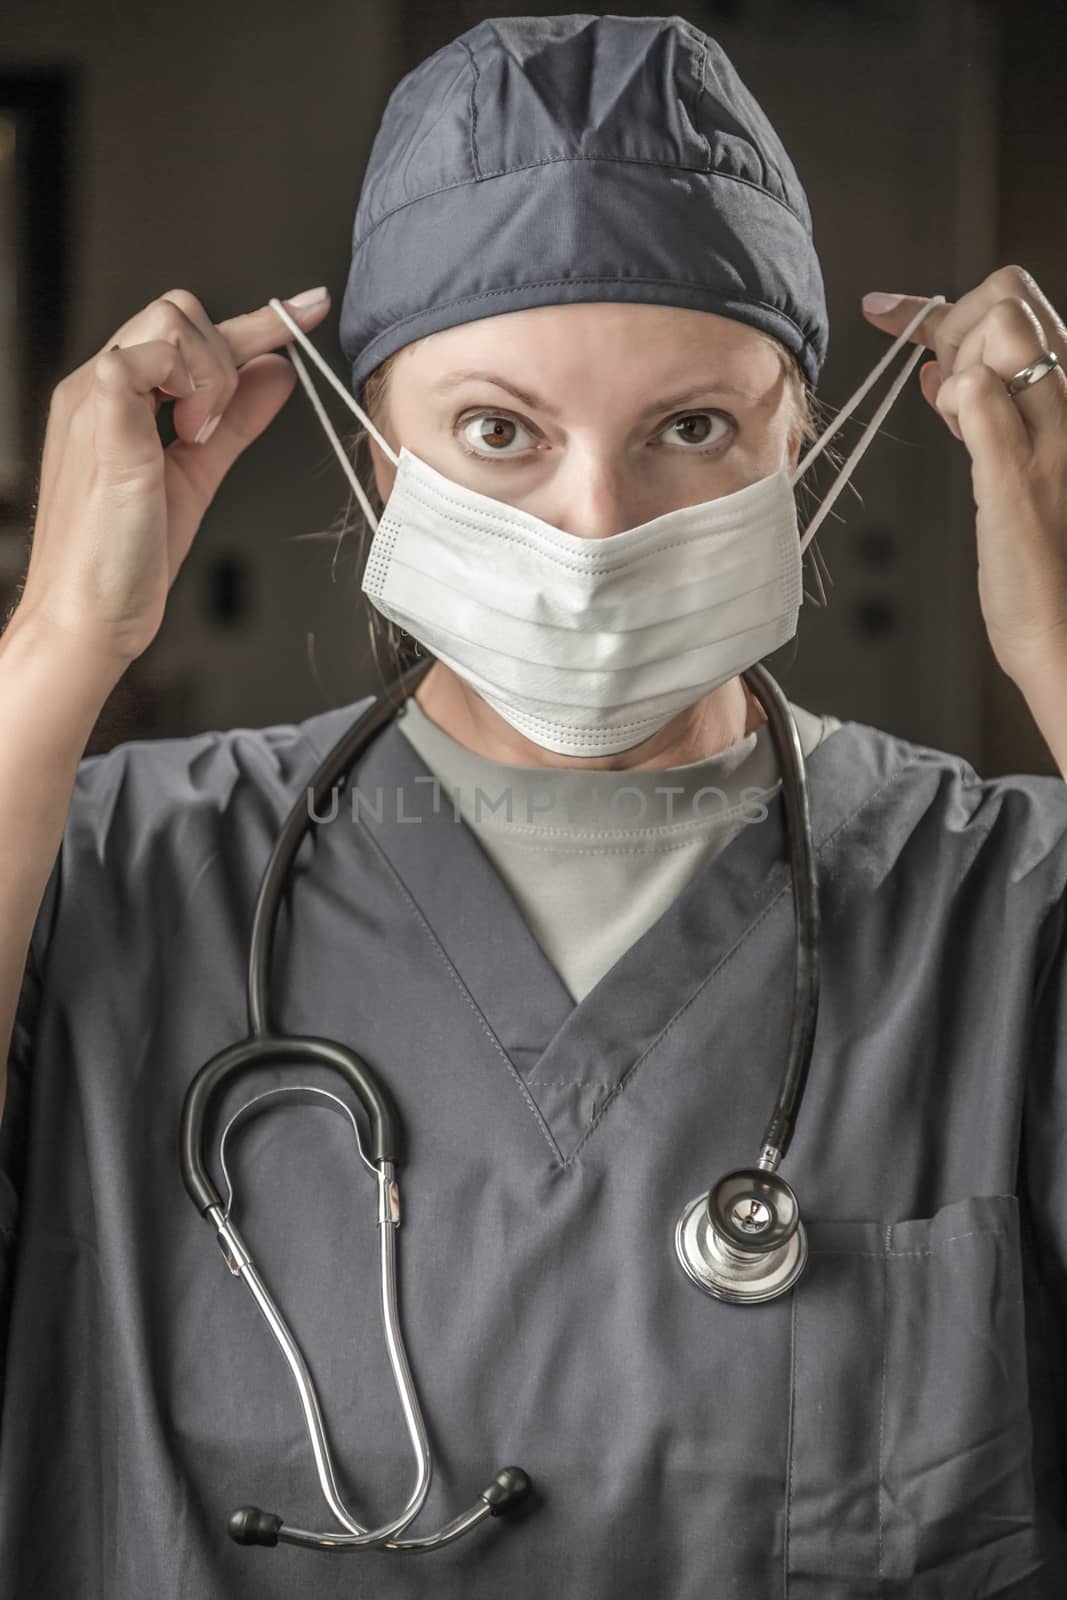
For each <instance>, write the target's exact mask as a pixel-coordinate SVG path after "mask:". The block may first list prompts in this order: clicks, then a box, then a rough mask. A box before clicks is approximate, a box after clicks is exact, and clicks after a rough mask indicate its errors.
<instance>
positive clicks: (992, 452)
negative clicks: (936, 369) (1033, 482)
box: [937, 362, 1033, 501]
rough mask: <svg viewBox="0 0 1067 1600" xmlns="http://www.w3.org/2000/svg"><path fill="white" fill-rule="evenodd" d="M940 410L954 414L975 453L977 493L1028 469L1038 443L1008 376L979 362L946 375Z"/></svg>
mask: <svg viewBox="0 0 1067 1600" xmlns="http://www.w3.org/2000/svg"><path fill="white" fill-rule="evenodd" d="M937 409H938V410H939V411H940V412H941V414H942V416H944V417H945V418H946V419H948V418H951V419H952V421H953V422H955V424H956V428H957V429H958V434H957V436H958V437H959V438H962V440H963V443H964V444H965V445H966V446H967V450H968V453H969V454H970V457H971V461H972V467H973V477H974V486H975V492H976V495H977V496H978V498H979V501H981V498H982V495H983V494H984V493H991V492H993V491H994V490H995V489H997V488H998V487H999V488H1001V489H1003V484H1004V481H1005V478H1006V477H1011V476H1015V475H1018V474H1020V473H1022V472H1024V471H1025V469H1026V464H1027V462H1028V461H1029V459H1030V456H1031V454H1032V451H1033V442H1032V440H1031V437H1030V433H1029V431H1028V429H1027V426H1026V424H1025V422H1024V421H1023V419H1022V417H1021V416H1020V415H1019V413H1018V411H1017V409H1016V407H1015V403H1014V401H1013V400H1012V399H1011V398H1010V397H1009V395H1008V391H1007V389H1006V388H1005V387H1004V380H1003V378H1001V377H1000V375H999V373H996V372H994V371H993V369H992V367H988V366H985V365H984V364H983V363H982V362H976V363H975V364H974V365H973V366H968V367H961V368H960V370H959V371H958V372H956V373H954V374H953V375H952V377H951V378H946V379H945V381H944V383H942V385H941V388H940V390H939V392H938V396H937Z"/></svg>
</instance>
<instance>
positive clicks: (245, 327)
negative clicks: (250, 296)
mask: <svg viewBox="0 0 1067 1600" xmlns="http://www.w3.org/2000/svg"><path fill="white" fill-rule="evenodd" d="M306 292H308V293H311V292H312V291H310V290H309V291H306ZM322 296H323V297H322V299H321V300H316V301H314V302H313V303H311V304H309V305H303V306H301V305H297V303H296V301H295V300H283V301H282V304H283V305H284V306H285V309H286V310H287V311H288V312H289V314H290V316H291V317H292V318H293V319H294V321H296V322H297V323H299V325H300V327H301V328H303V329H307V328H314V327H316V326H317V325H318V324H319V323H320V322H321V321H322V319H323V317H324V316H325V315H326V313H327V311H328V310H329V309H330V293H329V290H328V289H323V291H322ZM219 332H220V334H221V335H222V336H223V338H224V339H225V340H226V343H227V344H228V345H229V347H230V350H231V351H232V353H233V359H234V361H235V362H236V364H237V365H238V366H239V367H240V366H243V365H244V363H245V362H246V361H250V360H251V359H252V358H253V357H254V356H258V355H263V354H265V353H266V352H267V351H268V350H280V349H281V348H282V346H283V345H287V344H290V343H292V338H293V336H292V334H291V333H290V331H289V329H288V328H287V327H286V325H285V323H284V322H283V321H282V319H281V317H279V315H278V313H277V312H276V311H274V310H272V308H271V307H270V306H260V307H259V309H258V311H247V312H244V313H243V314H242V315H241V316H237V317H230V318H229V319H228V320H227V321H226V322H220V323H219Z"/></svg>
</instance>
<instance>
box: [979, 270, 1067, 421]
mask: <svg viewBox="0 0 1067 1600" xmlns="http://www.w3.org/2000/svg"><path fill="white" fill-rule="evenodd" d="M1046 348H1047V346H1046V343H1045V330H1044V328H1043V327H1042V325H1041V322H1040V320H1039V318H1038V316H1037V313H1036V312H1035V310H1034V308H1033V307H1032V306H1031V305H1030V303H1029V301H1027V300H1022V299H1019V298H1017V297H1015V296H1011V297H1007V298H1005V299H1003V300H998V301H997V302H996V304H995V305H994V306H992V307H991V308H990V310H989V311H987V313H986V315H985V316H984V317H983V318H982V319H981V321H980V322H979V323H977V325H976V326H975V327H973V328H972V329H971V330H970V332H969V333H968V334H967V335H966V337H965V338H964V340H963V341H962V343H961V344H960V348H959V354H958V356H957V360H956V369H957V371H958V372H962V371H963V370H964V369H965V368H967V367H970V366H974V365H977V364H981V365H984V366H987V367H991V368H992V370H993V371H994V372H995V373H997V374H998V376H999V377H1000V378H1001V380H1002V381H1003V382H1004V383H1005V384H1007V382H1008V381H1009V380H1010V379H1011V378H1014V377H1015V376H1016V375H1017V374H1018V373H1019V372H1021V371H1023V370H1024V368H1026V367H1029V366H1032V365H1033V363H1034V362H1035V361H1037V360H1039V359H1040V357H1041V356H1042V355H1043V354H1044V353H1045V350H1046ZM1065 392H1067V378H1065V377H1064V375H1063V371H1062V369H1057V370H1056V371H1054V372H1051V373H1049V375H1048V377H1047V378H1046V379H1044V380H1043V381H1042V382H1041V383H1036V384H1034V385H1033V386H1032V387H1027V388H1024V389H1020V390H1019V391H1018V392H1017V393H1016V394H1015V396H1014V397H1012V396H1009V399H1010V400H1011V401H1012V406H1013V409H1014V410H1015V412H1016V414H1017V415H1018V416H1020V417H1022V418H1023V420H1024V422H1025V424H1026V426H1027V428H1028V430H1029V432H1030V434H1031V436H1033V435H1034V433H1035V432H1036V430H1037V428H1038V427H1040V426H1042V424H1044V425H1045V426H1047V425H1048V424H1049V423H1050V422H1052V423H1053V425H1054V426H1055V427H1056V428H1057V430H1058V429H1060V428H1061V427H1062V426H1063V420H1064V415H1065V412H1064V395H1065Z"/></svg>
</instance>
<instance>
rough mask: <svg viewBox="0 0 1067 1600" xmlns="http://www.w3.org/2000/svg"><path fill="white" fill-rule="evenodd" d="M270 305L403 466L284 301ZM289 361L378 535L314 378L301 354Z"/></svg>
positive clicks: (293, 352)
mask: <svg viewBox="0 0 1067 1600" xmlns="http://www.w3.org/2000/svg"><path fill="white" fill-rule="evenodd" d="M267 303H268V305H270V307H271V309H272V310H274V311H276V312H277V313H278V315H279V317H281V319H282V321H283V322H284V323H285V325H286V327H287V328H288V329H289V331H290V332H291V333H292V335H293V337H294V338H295V339H296V340H297V341H298V342H299V343H300V344H302V345H303V347H304V349H305V350H306V351H307V353H308V355H309V356H310V357H311V359H312V360H313V361H314V362H315V365H316V366H317V367H318V368H319V371H320V372H321V373H322V375H323V377H325V378H326V380H327V382H329V383H331V384H332V385H333V387H334V388H335V389H336V390H337V392H338V394H339V395H340V396H341V398H342V400H343V401H344V402H345V404H346V405H347V406H348V407H349V408H350V410H352V411H354V412H355V414H356V416H357V417H358V418H359V420H360V422H362V424H363V426H364V427H365V428H366V430H367V432H368V433H369V434H371V435H372V437H373V438H374V439H376V440H377V442H378V444H379V445H381V447H382V449H383V450H384V452H385V454H386V455H387V456H388V458H389V460H390V461H391V462H392V464H393V466H394V467H398V466H399V465H400V458H399V456H397V454H396V452H395V451H394V450H393V447H392V445H391V444H390V443H389V441H388V440H387V439H386V438H385V437H384V435H383V434H382V433H380V432H379V430H378V429H377V428H376V427H375V426H374V423H373V422H372V421H371V419H370V417H368V415H367V413H366V412H365V411H364V410H363V408H362V406H361V405H360V404H359V402H358V400H356V399H354V398H353V396H352V395H351V394H349V392H348V390H347V389H346V388H345V386H344V384H343V383H342V382H341V380H340V378H338V377H337V375H336V373H335V372H334V371H333V369H332V368H331V367H330V366H329V364H328V363H327V362H326V361H325V360H324V359H323V357H322V356H321V355H320V354H319V352H318V351H317V350H316V349H315V346H314V345H313V344H312V342H311V340H310V339H309V338H308V337H307V335H306V334H305V332H304V330H303V329H302V328H300V327H298V326H297V324H296V322H294V320H293V318H292V317H291V316H290V315H289V312H288V311H286V309H285V307H284V306H283V305H282V303H281V301H280V300H274V299H272V300H270V301H268V302H267ZM289 359H290V361H291V362H292V363H293V366H294V367H295V368H296V371H297V376H298V377H299V379H300V381H301V383H302V384H303V385H304V388H305V390H306V391H307V396H308V399H309V400H310V401H311V404H312V406H313V407H314V410H315V415H316V416H317V417H318V419H319V421H320V422H321V423H322V426H323V428H324V429H325V432H326V436H327V438H328V439H329V441H330V443H331V444H332V445H333V448H334V453H335V455H336V456H337V459H338V461H339V462H340V463H341V468H342V470H343V472H344V474H345V476H346V477H347V479H348V481H349V483H350V484H351V486H352V493H353V494H354V495H355V497H356V499H357V500H358V501H359V504H360V506H361V508H362V510H363V515H364V516H365V517H366V519H367V521H368V522H369V523H370V526H371V528H372V529H373V530H374V532H377V531H378V519H377V517H376V516H375V514H374V510H373V508H372V506H371V503H370V501H369V500H368V499H367V495H366V491H365V490H364V488H363V485H362V484H361V483H360V481H359V479H358V478H357V477H356V474H355V470H354V468H353V466H352V463H351V461H349V459H348V456H347V455H346V454H345V450H344V446H343V445H342V444H341V441H340V439H339V438H338V437H337V432H336V429H335V428H334V426H333V423H332V422H331V421H330V419H329V417H328V416H327V415H326V411H325V408H324V406H323V404H322V401H321V400H320V399H319V397H318V394H317V393H316V390H315V386H314V384H313V383H312V381H311V378H310V375H309V374H308V370H307V368H306V367H305V365H304V363H303V361H302V360H301V359H300V355H299V353H298V352H297V351H296V350H295V349H292V348H290V350H289Z"/></svg>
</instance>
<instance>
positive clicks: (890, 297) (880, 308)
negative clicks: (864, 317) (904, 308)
mask: <svg viewBox="0 0 1067 1600" xmlns="http://www.w3.org/2000/svg"><path fill="white" fill-rule="evenodd" d="M903 298H904V296H903V295H902V294H878V293H877V292H876V291H874V290H872V291H871V293H870V294H865V295H864V297H863V309H864V311H870V312H872V313H873V315H874V316H876V317H880V316H882V315H884V313H885V312H887V311H894V310H895V309H896V307H897V306H899V304H900V302H901V301H902V300H903Z"/></svg>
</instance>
